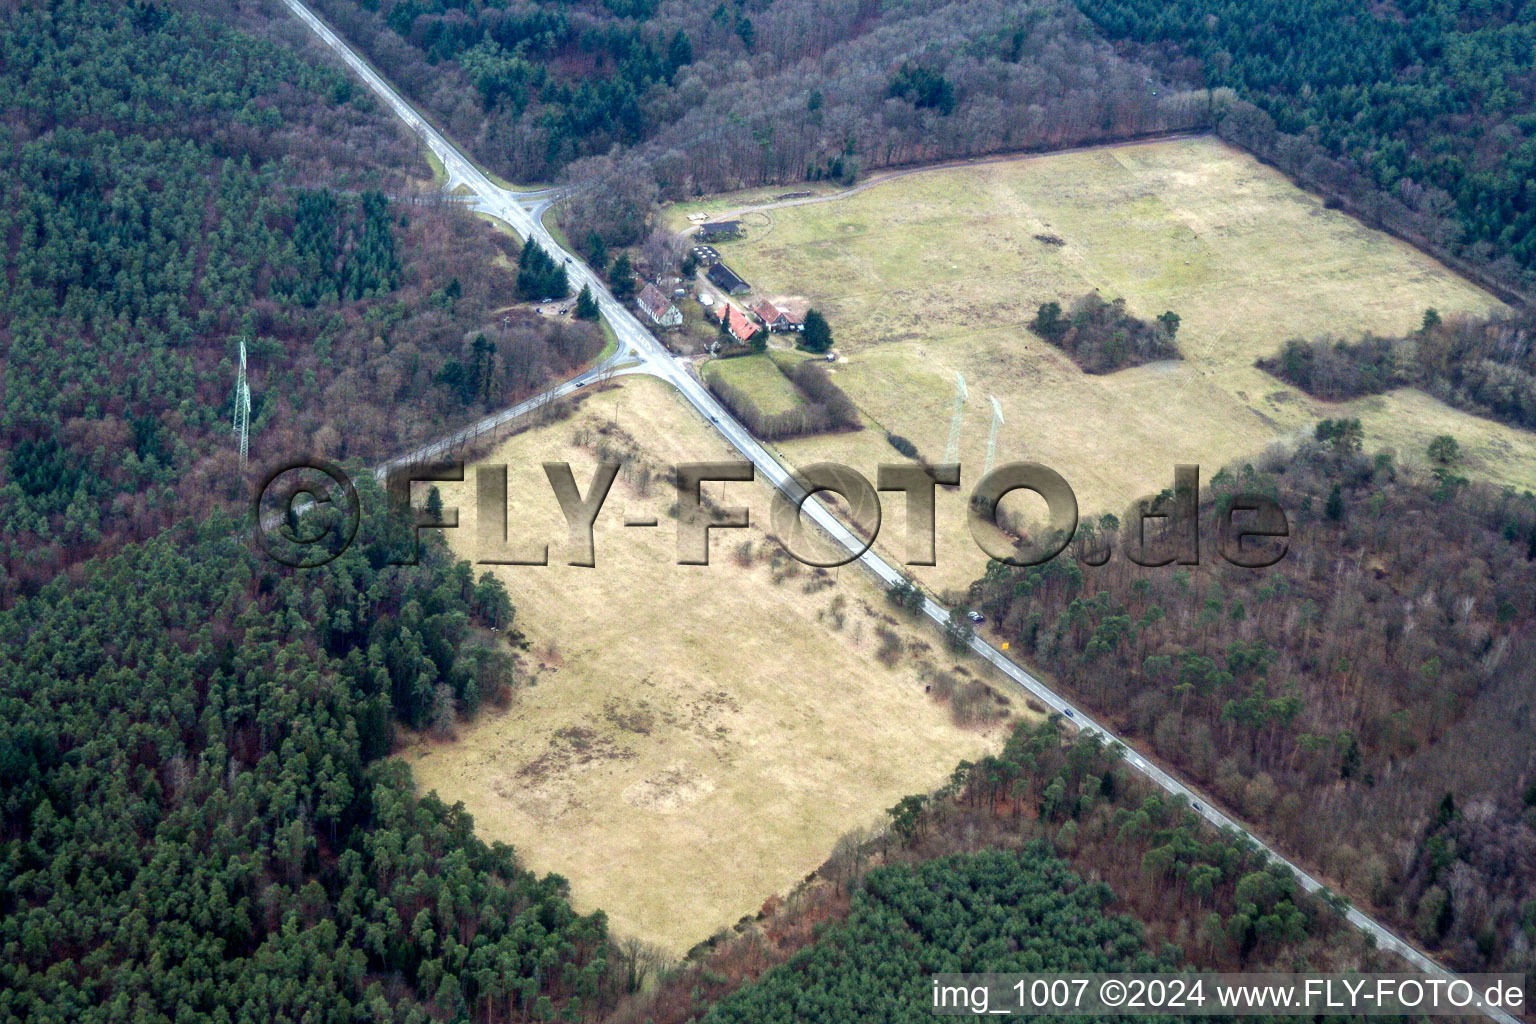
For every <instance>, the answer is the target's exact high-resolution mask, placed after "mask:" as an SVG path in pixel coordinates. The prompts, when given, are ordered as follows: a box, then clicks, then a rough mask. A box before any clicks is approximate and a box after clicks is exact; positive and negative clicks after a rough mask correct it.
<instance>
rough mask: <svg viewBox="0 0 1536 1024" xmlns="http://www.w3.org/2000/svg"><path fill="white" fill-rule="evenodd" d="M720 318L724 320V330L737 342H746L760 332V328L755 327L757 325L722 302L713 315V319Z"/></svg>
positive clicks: (740, 312)
mask: <svg viewBox="0 0 1536 1024" xmlns="http://www.w3.org/2000/svg"><path fill="white" fill-rule="evenodd" d="M721 318H724V319H725V329H726V330H727V331H729V332H730V335H731V337H733V338H735V339H736V340H737V341H743V342H744V341H747V340H749V339H750V338H751V337H752V335H754V334H756V333H757V332H758V331H761V330H762V328H761V327H759V326H757V324H755V323H753V322H752V321H751V320H750V319H748V317H747V314H745V313H743V312H742V311H741V310H739V309H737V308H736V307H735V306H733V305H731V304H730V303H729V302H722V303H721V304H720V309H719V311H718V312H717V313H716V314H715V319H716V320H719V319H721Z"/></svg>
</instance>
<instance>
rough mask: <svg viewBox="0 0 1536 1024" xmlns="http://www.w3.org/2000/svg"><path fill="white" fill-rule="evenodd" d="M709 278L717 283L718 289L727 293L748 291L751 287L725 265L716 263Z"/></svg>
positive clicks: (710, 269)
mask: <svg viewBox="0 0 1536 1024" xmlns="http://www.w3.org/2000/svg"><path fill="white" fill-rule="evenodd" d="M707 276H708V277H709V279H710V280H711V281H713V282H714V283H715V286H716V287H718V288H723V289H725V290H726V291H727V292H736V291H746V290H747V288H748V287H750V286H749V285H748V284H747V282H745V281H743V280H742V279H741V278H740V277H739V276H738V275H737V274H736V272H735V271H734V270H732V269H731V268H730V267H728V266H726V265H725V264H724V263H716V264H715V265H714V266H712V267H710V268H709V274H708V275H707Z"/></svg>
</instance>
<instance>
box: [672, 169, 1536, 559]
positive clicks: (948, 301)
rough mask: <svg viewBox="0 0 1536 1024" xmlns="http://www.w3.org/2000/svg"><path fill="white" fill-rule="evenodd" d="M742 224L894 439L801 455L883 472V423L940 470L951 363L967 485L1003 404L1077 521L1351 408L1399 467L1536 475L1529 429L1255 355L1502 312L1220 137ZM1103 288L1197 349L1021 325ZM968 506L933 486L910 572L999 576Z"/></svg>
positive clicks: (1018, 451)
mask: <svg viewBox="0 0 1536 1024" xmlns="http://www.w3.org/2000/svg"><path fill="white" fill-rule="evenodd" d="M713 202H714V203H715V205H717V206H719V207H722V208H725V207H737V206H740V205H741V204H740V203H738V202H734V201H732V200H730V199H719V200H714V201H713ZM691 209H692V207H689V206H684V207H680V208H679V209H678V211H677V212H676V213H674V214H673V215H672V216H673V218H674V219H675V218H676V217H678V216H684V217H685V216H686V214H687V212H689V211H690V210H691ZM750 218H751V219H749V220H747V221H746V222H745V223H746V226H747V234H746V236H745V237H744V238H742V239H740V240H737V241H731V242H723V243H721V244H720V245H719V246H717V248H719V250H720V252H721V254H722V256H723V258H724V259H726V260H727V261H728V262H729V263H730V264H731V266H732V267H733V268H734V269H736V270H737V271H738V272H739V273H741V274H742V275H743V276H744V277H745V278H746V279H747V280H749V281H751V282H753V284H754V285H755V286H756V287H758V288H760V289H762V290H764V291H765V292H778V291H791V292H797V293H801V294H804V295H807V296H810V297H811V298H812V302H813V304H814V305H816V306H817V307H818V308H820V309H821V310H822V311H823V312H825V313H826V314H827V317H828V319H829V320H830V322H831V324H832V327H833V331H834V333H835V335H836V339H837V347H838V350H839V352H841V353H842V354H843V356H844V357H845V358H844V359H843V361H841V362H840V363H839V364H837V366H836V367H835V368H833V370H832V372H833V373H834V375H835V378H836V380H837V382H838V383H839V384H840V385H841V386H842V387H843V388H844V390H846V391H847V392H848V394H849V395H850V396H851V397H852V398H853V399H854V400H855V401H856V402H858V403H859V405H860V407H861V408H862V409H863V410H864V412H865V414H866V415H867V416H868V417H869V418H870V419H871V421H872V422H873V423H874V424H877V425H878V427H880V428H883V429H871V430H866V431H863V432H860V433H853V434H839V435H833V436H826V437H814V438H804V439H799V440H795V441H789V442H786V443H784V444H783V445H782V448H783V451H784V453H785V454H786V456H787V457H788V458H789V459H790V460H791V461H793V462H796V463H800V464H804V463H809V462H815V461H820V460H823V459H835V460H838V461H843V462H847V463H848V464H850V465H853V466H856V467H859V468H860V469H862V470H864V471H865V472H866V473H867V474H868V475H870V476H873V473H874V467H875V465H876V464H878V463H879V462H881V461H890V460H891V459H893V458H895V457H896V456H895V453H894V452H893V451H892V449H891V448H890V446H889V445H888V444H886V442H885V440H884V436H883V435H884V430H890V431H892V432H894V433H897V434H901V435H904V436H906V437H908V438H910V439H911V440H912V441H913V442H915V443H916V445H917V447H918V449H919V451H920V452H922V453H923V454H924V455H925V456H927V457H928V458H931V459H935V460H937V459H938V458H939V457H940V456H941V455H942V454H943V452H944V449H945V444H946V440H947V438H948V436H949V430H950V422H951V408H952V405H951V403H952V401H953V398H954V393H955V383H954V382H955V374H956V373H957V372H958V373H962V374H964V377H965V380H966V383H967V384H968V386H969V389H970V401H969V403H968V405H967V407H966V413H965V420H964V427H963V433H962V437H961V445H960V456H961V461H962V463H963V464H964V465H965V473H964V477H963V479H964V480H965V481H966V489H967V490H968V487H969V485H970V484H973V483H974V482H975V481H976V480H977V479H979V477H980V475H981V469H982V465H983V463H984V461H985V449H986V444H987V435H988V428H989V424H990V421H991V415H992V414H991V405H990V403H989V402H988V400H987V399H988V396H990V395H995V396H996V397H997V399H998V401H999V403H1000V404H1001V406H1002V409H1003V416H1004V424H1003V427H1002V428H1001V430H1000V431H999V436H998V444H997V461H998V462H1003V461H1010V460H1016V459H1029V460H1034V461H1039V462H1044V463H1045V464H1047V465H1049V466H1051V467H1053V468H1055V469H1056V470H1058V471H1059V472H1061V473H1062V474H1063V475H1064V476H1065V477H1066V478H1067V479H1068V481H1070V482H1071V484H1072V485H1073V487H1074V489H1075V491H1076V493H1077V496H1078V501H1079V504H1080V506H1081V508H1082V510H1083V512H1084V513H1085V514H1086V513H1096V512H1100V511H1114V512H1117V513H1118V512H1120V511H1122V510H1123V509H1124V507H1125V506H1126V505H1127V504H1128V503H1129V502H1130V501H1131V500H1134V499H1135V498H1136V497H1138V496H1140V495H1143V494H1147V493H1150V492H1153V491H1157V490H1160V489H1162V488H1164V487H1167V486H1170V485H1171V483H1172V474H1173V465H1174V463H1176V462H1194V463H1198V464H1199V465H1201V467H1202V468H1203V469H1204V471H1205V473H1206V475H1207V476H1209V475H1210V474H1211V473H1214V471H1215V470H1216V469H1217V468H1218V467H1219V466H1221V465H1222V464H1224V463H1227V462H1230V461H1233V460H1239V459H1242V458H1245V457H1252V456H1255V455H1257V454H1258V453H1259V452H1261V451H1262V450H1263V449H1264V448H1265V447H1266V446H1267V445H1269V444H1271V443H1274V442H1276V441H1280V440H1283V439H1285V438H1288V437H1296V436H1299V435H1300V434H1301V432H1303V431H1306V430H1310V428H1311V425H1312V424H1313V423H1315V422H1316V421H1317V420H1318V419H1320V418H1323V417H1329V416H1341V415H1357V416H1359V417H1360V418H1361V420H1362V422H1363V424H1364V426H1365V428H1366V433H1367V445H1368V446H1369V447H1372V448H1375V447H1380V446H1391V447H1393V448H1395V449H1396V450H1397V451H1398V452H1399V453H1400V455H1401V456H1402V457H1403V458H1404V459H1405V461H1406V460H1415V459H1422V453H1423V450H1424V446H1425V444H1426V443H1427V442H1428V440H1429V439H1430V438H1431V437H1432V436H1434V434H1436V433H1450V434H1453V435H1455V436H1456V437H1457V438H1458V440H1460V442H1461V443H1462V446H1463V448H1464V449H1465V450H1466V451H1467V453H1468V465H1467V469H1468V471H1469V472H1471V473H1472V474H1474V475H1478V476H1483V477H1487V478H1490V479H1493V480H1496V481H1500V482H1506V483H1510V484H1515V485H1519V486H1532V485H1536V437H1533V436H1531V435H1530V434H1526V433H1523V432H1521V431H1519V430H1515V429H1512V428H1508V427H1504V426H1501V425H1499V424H1496V423H1492V422H1490V421H1487V420H1483V419H1479V418H1477V417H1474V416H1470V415H1468V414H1466V413H1462V412H1459V411H1457V410H1454V409H1451V408H1449V407H1446V406H1444V405H1442V404H1440V403H1438V402H1435V401H1433V400H1431V399H1429V398H1428V397H1427V396H1425V395H1422V394H1419V393H1395V394H1389V395H1385V396H1380V397H1376V398H1370V399H1364V400H1361V401H1357V402H1353V403H1345V404H1343V405H1331V404H1329V403H1323V402H1317V401H1314V400H1312V399H1310V398H1308V397H1307V396H1306V395H1305V394H1303V393H1301V392H1300V391H1297V390H1296V389H1294V388H1292V387H1290V386H1288V385H1286V384H1283V383H1281V382H1280V381H1278V380H1275V379H1274V378H1272V377H1270V376H1269V375H1267V374H1265V373H1262V372H1261V371H1259V370H1257V369H1256V368H1254V366H1253V362H1254V360H1255V359H1256V358H1257V357H1259V356H1260V355H1268V354H1270V353H1272V352H1274V351H1275V350H1276V349H1278V348H1279V347H1280V345H1281V344H1282V343H1283V342H1284V341H1285V340H1287V339H1288V338H1292V337H1297V336H1302V337H1312V336H1316V335H1319V334H1323V333H1334V334H1341V335H1344V336H1348V337H1354V336H1356V335H1358V333H1359V332H1361V331H1364V330H1374V331H1379V332H1403V331H1407V330H1410V329H1412V328H1414V327H1416V326H1417V325H1418V323H1419V320H1420V318H1421V317H1422V314H1423V311H1424V309H1425V308H1426V307H1429V306H1433V307H1436V308H1437V309H1438V310H1439V311H1440V312H1441V313H1442V314H1443V315H1454V314H1456V313H1475V312H1484V311H1487V310H1490V309H1493V308H1496V307H1497V306H1498V302H1497V301H1496V300H1495V299H1494V298H1492V297H1491V296H1489V295H1488V294H1487V293H1485V292H1483V291H1481V290H1480V289H1478V288H1477V287H1475V286H1473V285H1472V284H1470V283H1469V282H1467V281H1465V280H1463V279H1461V278H1459V277H1457V276H1456V275H1455V274H1453V273H1452V272H1451V271H1449V270H1447V269H1446V268H1444V267H1442V266H1441V265H1439V264H1438V263H1436V262H1435V261H1433V260H1432V259H1430V258H1429V257H1427V256H1425V255H1423V254H1422V253H1419V252H1418V251H1416V250H1414V249H1413V248H1411V247H1410V246H1407V245H1405V244H1402V243H1400V242H1398V241H1396V240H1394V239H1392V238H1391V237H1389V236H1387V235H1384V234H1382V233H1380V232H1376V231H1372V230H1370V229H1368V228H1366V227H1364V226H1363V225H1361V224H1360V223H1358V222H1357V221H1355V220H1353V219H1351V218H1349V217H1347V216H1345V215H1343V214H1341V213H1338V212H1334V211H1330V210H1326V209H1324V208H1323V205H1322V203H1321V202H1320V201H1319V200H1317V199H1316V198H1314V197H1313V196H1311V195H1308V194H1306V193H1304V192H1302V191H1300V190H1298V189H1296V188H1295V187H1294V186H1292V185H1291V184H1290V183H1289V182H1288V181H1287V180H1286V179H1285V178H1284V177H1283V176H1282V175H1281V174H1279V173H1278V172H1276V171H1274V170H1272V169H1270V168H1268V167H1265V166H1264V165H1262V164H1260V163H1258V162H1257V161H1255V160H1253V159H1252V158H1250V157H1248V156H1247V155H1245V154H1243V153H1241V152H1239V151H1237V150H1234V149H1231V148H1229V147H1227V146H1225V145H1223V144H1222V143H1220V142H1218V141H1216V140H1213V139H1210V138H1197V139H1185V140H1178V141H1170V142H1159V143H1146V144H1136V145H1125V146H1116V147H1106V148H1103V149H1097V150H1086V151H1078V152H1072V153H1063V154H1056V155H1048V156H1037V157H1026V158H1020V159H1018V160H1012V161H1006V162H998V163H989V164H978V165H976V166H971V167H955V168H944V169H939V170H934V171H931V172H923V173H919V174H911V175H906V176H903V177H899V178H895V179H893V180H891V181H888V182H884V183H881V184H878V185H876V186H874V187H872V188H869V189H866V190H864V191H862V192H858V193H855V194H852V195H849V196H847V197H845V198H840V199H831V200H828V201H825V202H816V203H809V204H805V205H798V206H791V207H780V208H776V209H772V210H767V211H761V212H758V213H754V214H751V215H750ZM1037 235H1042V236H1055V237H1056V238H1058V239H1060V240H1061V242H1062V244H1051V243H1050V242H1046V241H1041V240H1040V239H1038V238H1036V237H1035V236H1037ZM1094 288H1097V289H1098V290H1099V291H1100V293H1101V294H1103V295H1104V296H1105V297H1107V298H1114V297H1116V296H1124V297H1125V298H1126V299H1127V301H1128V303H1129V306H1130V308H1131V311H1132V312H1133V313H1136V314H1137V315H1140V316H1143V317H1151V316H1156V315H1157V314H1159V313H1161V312H1163V311H1164V310H1169V309H1171V310H1173V311H1174V312H1176V313H1178V314H1179V316H1180V317H1181V318H1182V321H1183V322H1182V326H1181V329H1180V331H1179V335H1178V343H1179V346H1180V349H1181V350H1182V352H1183V354H1184V357H1185V358H1184V359H1183V360H1182V361H1174V362H1163V363H1154V364H1148V365H1145V366H1141V367H1137V368H1134V369H1130V370H1124V371H1121V372H1118V373H1114V374H1110V375H1108V376H1101V377H1095V376H1089V375H1087V374H1084V373H1082V372H1081V371H1080V370H1078V368H1077V367H1076V366H1075V365H1073V364H1072V363H1071V362H1070V360H1068V359H1067V357H1066V356H1065V355H1064V354H1062V353H1061V352H1060V351H1059V350H1057V349H1055V348H1053V347H1051V346H1049V345H1047V344H1046V343H1045V342H1043V341H1041V340H1040V339H1038V338H1036V337H1035V336H1034V335H1033V334H1030V333H1029V332H1028V331H1027V330H1026V328H1025V325H1026V323H1027V322H1028V321H1029V320H1030V319H1031V318H1032V317H1033V316H1034V313H1035V311H1036V309H1037V308H1038V307H1039V305H1040V303H1042V302H1045V301H1048V300H1052V299H1054V300H1057V301H1060V302H1062V303H1063V305H1065V304H1066V303H1068V302H1070V301H1071V300H1072V299H1074V298H1076V297H1078V296H1080V295H1082V294H1084V293H1085V292H1088V291H1090V290H1091V289H1094ZM963 509H964V503H963V501H962V499H961V498H960V497H959V496H958V495H953V494H951V495H948V496H945V497H941V499H940V518H939V559H940V564H939V566H938V567H937V569H936V570H919V575H920V576H921V577H922V578H923V579H924V580H925V581H927V582H929V583H930V584H933V585H934V586H936V587H939V588H941V589H942V588H945V587H963V586H964V585H965V584H966V583H968V582H969V581H970V580H972V579H974V578H975V577H976V576H977V575H979V573H980V570H981V568H982V566H983V565H984V557H983V556H982V555H981V554H980V553H979V552H978V551H977V549H976V548H975V546H974V545H973V544H972V543H971V541H970V537H969V535H968V533H967V532H966V530H965V527H964V524H963V518H962V516H963ZM890 536H899V535H898V534H892V535H890ZM885 539H886V540H889V537H887V538H885ZM882 547H885V548H887V549H889V547H890V544H888V543H884V542H883V543H882Z"/></svg>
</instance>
